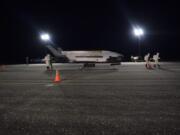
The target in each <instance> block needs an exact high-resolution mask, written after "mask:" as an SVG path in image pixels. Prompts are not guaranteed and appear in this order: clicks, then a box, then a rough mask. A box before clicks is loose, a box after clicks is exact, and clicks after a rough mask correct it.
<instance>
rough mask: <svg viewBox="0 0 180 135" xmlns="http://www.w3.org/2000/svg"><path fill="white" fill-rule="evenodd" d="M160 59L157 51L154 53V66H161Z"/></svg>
mask: <svg viewBox="0 0 180 135" xmlns="http://www.w3.org/2000/svg"><path fill="white" fill-rule="evenodd" d="M159 59H160V57H159V53H156V54H155V55H153V60H154V67H160V65H159Z"/></svg>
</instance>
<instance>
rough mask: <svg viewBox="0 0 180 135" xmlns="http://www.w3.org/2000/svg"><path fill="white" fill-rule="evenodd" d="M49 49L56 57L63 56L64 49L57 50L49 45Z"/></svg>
mask: <svg viewBox="0 0 180 135" xmlns="http://www.w3.org/2000/svg"><path fill="white" fill-rule="evenodd" d="M47 48H48V49H49V50H50V51H51V52H52V54H53V55H54V56H56V57H61V56H62V49H61V48H58V49H57V50H56V49H55V48H53V47H52V46H50V45H48V46H47Z"/></svg>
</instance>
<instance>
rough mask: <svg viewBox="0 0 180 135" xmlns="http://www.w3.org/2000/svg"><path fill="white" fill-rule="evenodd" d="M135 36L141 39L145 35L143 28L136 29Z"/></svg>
mask: <svg viewBox="0 0 180 135" xmlns="http://www.w3.org/2000/svg"><path fill="white" fill-rule="evenodd" d="M134 35H135V36H137V37H140V36H142V35H144V31H143V29H141V28H134Z"/></svg>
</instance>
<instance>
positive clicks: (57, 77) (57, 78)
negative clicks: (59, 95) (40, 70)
mask: <svg viewBox="0 0 180 135" xmlns="http://www.w3.org/2000/svg"><path fill="white" fill-rule="evenodd" d="M54 82H55V83H57V82H61V77H60V73H59V71H58V70H56V76H55V79H54Z"/></svg>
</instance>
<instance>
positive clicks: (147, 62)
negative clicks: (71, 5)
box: [144, 53, 150, 68]
mask: <svg viewBox="0 0 180 135" xmlns="http://www.w3.org/2000/svg"><path fill="white" fill-rule="evenodd" d="M149 57H150V53H148V54H146V55H145V56H144V61H145V62H146V65H145V66H146V68H149V67H150V63H149Z"/></svg>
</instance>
